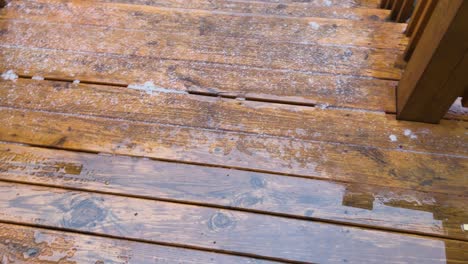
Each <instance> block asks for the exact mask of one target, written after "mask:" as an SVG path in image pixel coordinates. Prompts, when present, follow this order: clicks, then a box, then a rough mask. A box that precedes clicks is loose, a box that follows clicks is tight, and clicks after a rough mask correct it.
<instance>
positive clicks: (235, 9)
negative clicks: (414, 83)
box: [3, 0, 389, 27]
mask: <svg viewBox="0 0 468 264" xmlns="http://www.w3.org/2000/svg"><path fill="white" fill-rule="evenodd" d="M219 3H220V6H219V8H208V10H207V9H206V8H205V9H193V6H190V5H188V4H187V5H183V6H182V5H177V4H176V5H175V7H172V6H171V4H172V1H169V2H167V5H159V6H148V5H132V4H126V3H104V2H102V1H100V2H97V1H86V2H84V1H80V2H76V1H69V0H27V1H25V0H23V1H15V2H13V3H12V4H11V5H10V6H9V9H8V12H4V13H3V17H9V18H10V17H11V15H13V14H16V15H18V14H19V15H20V16H21V17H22V18H25V17H29V18H32V17H34V18H37V19H39V18H40V17H41V16H42V17H44V18H46V17H47V20H49V21H51V19H54V18H53V17H51V14H55V15H58V16H59V17H58V19H61V18H63V17H67V18H69V19H75V20H76V18H74V16H75V15H76V14H77V12H78V10H88V11H90V10H92V11H93V12H97V13H94V14H98V13H99V12H105V13H107V12H109V9H112V10H113V12H115V13H113V16H110V17H107V20H108V21H119V20H120V19H121V18H119V17H118V16H119V15H120V14H122V15H124V16H128V15H127V14H125V13H124V12H123V11H125V10H127V11H131V12H132V13H133V14H136V15H137V17H135V16H133V17H130V19H132V20H136V21H139V20H140V18H138V16H139V15H143V16H145V17H148V16H150V17H153V20H150V21H155V20H154V13H155V12H154V11H158V12H157V13H160V14H164V12H168V11H170V10H172V12H175V11H177V10H178V11H179V13H189V12H190V13H194V14H206V13H210V14H230V15H238V16H244V17H261V16H275V17H278V16H279V17H321V18H337V19H347V20H362V21H385V18H386V17H387V16H388V14H389V11H387V10H382V9H373V8H348V7H337V6H331V7H329V6H327V7H320V6H310V5H303V4H300V3H289V4H284V3H265V2H263V3H262V2H255V1H248V2H238V1H235V2H232V1H231V2H229V3H227V2H226V1H223V2H222V3H221V2H220V1H219ZM97 7H100V8H97ZM190 7H192V8H190ZM41 8H42V9H41ZM20 9H22V11H21V10H20ZM151 11H152V12H151ZM26 14H27V16H26ZM78 15H79V16H81V17H82V16H83V14H78ZM151 15H152V16H151ZM87 19H88V20H90V21H95V22H96V21H99V22H101V23H102V22H104V23H108V22H105V21H103V20H102V19H99V18H98V17H94V16H87ZM159 22H163V23H164V21H159ZM145 24H146V23H145ZM119 25H120V23H119ZM123 26H125V27H128V26H132V24H126V23H123ZM148 26H149V25H148Z"/></svg>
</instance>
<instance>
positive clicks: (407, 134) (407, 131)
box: [403, 129, 418, 139]
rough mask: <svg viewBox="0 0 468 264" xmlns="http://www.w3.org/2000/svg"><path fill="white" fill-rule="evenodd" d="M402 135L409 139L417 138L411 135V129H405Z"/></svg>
mask: <svg viewBox="0 0 468 264" xmlns="http://www.w3.org/2000/svg"><path fill="white" fill-rule="evenodd" d="M403 134H404V135H405V136H407V137H410V138H411V139H417V138H418V136H417V135H415V134H414V133H413V131H411V129H405V131H404V132H403Z"/></svg>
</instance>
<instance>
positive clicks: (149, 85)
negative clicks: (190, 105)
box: [127, 81, 187, 95]
mask: <svg viewBox="0 0 468 264" xmlns="http://www.w3.org/2000/svg"><path fill="white" fill-rule="evenodd" d="M127 88H130V89H134V90H140V91H143V92H145V93H147V94H149V95H152V94H153V93H154V92H156V93H175V94H187V92H185V91H179V90H174V89H166V88H162V87H158V86H156V85H155V84H154V83H153V82H152V81H149V82H145V83H144V84H130V85H128V86H127Z"/></svg>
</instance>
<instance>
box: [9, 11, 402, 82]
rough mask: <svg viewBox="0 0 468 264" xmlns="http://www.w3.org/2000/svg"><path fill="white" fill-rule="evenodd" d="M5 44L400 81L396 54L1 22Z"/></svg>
mask: <svg viewBox="0 0 468 264" xmlns="http://www.w3.org/2000/svg"><path fill="white" fill-rule="evenodd" d="M0 31H2V32H3V34H2V35H0V42H2V44H3V45H12V46H23V47H35V48H46V49H59V50H68V51H77V52H91V53H93V54H111V55H123V56H137V57H147V58H152V59H166V60H184V61H194V62H208V63H219V64H230V65H232V64H234V65H242V66H252V67H261V68H270V69H288V70H297V71H307V72H320V73H333V74H349V75H359V76H369V77H376V78H385V79H399V78H400V75H401V70H400V69H397V68H395V67H393V63H394V62H395V61H396V60H397V58H398V55H399V54H398V53H399V52H396V51H395V50H389V49H369V48H365V47H350V46H339V45H317V44H300V43H282V42H274V43H273V42H265V41H263V40H261V39H243V40H242V41H239V39H238V38H228V37H215V36H197V37H195V36H186V35H179V34H166V33H158V34H149V33H148V32H146V31H137V30H124V29H116V28H114V29H109V30H103V28H102V27H95V26H84V25H79V26H75V25H70V24H68V25H64V24H49V23H47V24H41V23H32V22H20V21H11V20H6V21H5V20H2V21H1V22H0Z"/></svg>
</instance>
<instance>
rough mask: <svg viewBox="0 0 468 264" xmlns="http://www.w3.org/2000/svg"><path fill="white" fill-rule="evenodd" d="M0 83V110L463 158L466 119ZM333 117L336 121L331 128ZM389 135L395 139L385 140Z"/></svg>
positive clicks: (162, 91) (467, 151)
mask: <svg viewBox="0 0 468 264" xmlns="http://www.w3.org/2000/svg"><path fill="white" fill-rule="evenodd" d="M0 87H2V89H1V91H0V97H1V98H0V106H5V107H13V108H20V109H23V108H24V109H32V110H43V111H48V112H57V113H68V114H82V115H90V116H99V117H107V118H114V119H115V118H120V119H125V120H131V121H143V122H147V123H158V124H170V125H177V126H186V127H192V128H197V127H199V128H207V129H214V130H217V129H219V130H223V131H233V132H247V133H253V134H258V135H270V136H278V137H286V138H295V139H301V140H306V141H321V142H333V143H343V144H349V145H359V146H365V147H377V148H381V149H390V150H410V151H419V152H427V153H439V154H449V155H462V156H466V155H468V135H466V134H464V131H466V130H467V129H468V123H466V122H458V121H449V120H445V121H443V125H428V124H422V123H415V122H402V121H397V120H396V119H395V117H394V116H389V115H385V114H383V113H374V112H366V111H354V112H352V111H349V110H347V109H333V108H330V109H327V108H325V107H324V108H325V109H321V108H320V107H304V106H295V105H282V104H273V103H265V102H253V101H249V100H245V101H240V100H234V99H229V98H213V97H207V96H200V95H191V94H180V93H178V91H175V90H171V89H170V88H169V89H168V88H161V87H149V88H147V89H148V90H138V89H140V87H138V86H137V87H136V88H138V89H130V88H126V87H111V86H101V85H85V84H78V85H74V84H70V83H64V82H51V81H35V80H19V81H16V82H11V81H0ZM142 89H143V88H142ZM151 89H153V90H151ZM158 89H159V90H158ZM31 91H34V93H32V92H31ZM338 122H339V123H340V126H336V124H337V123H338ZM357 124H358V126H359V127H358V128H357V127H356V125H357ZM392 135H393V136H395V137H396V138H397V140H392ZM427 142H431V143H430V144H428V143H427Z"/></svg>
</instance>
